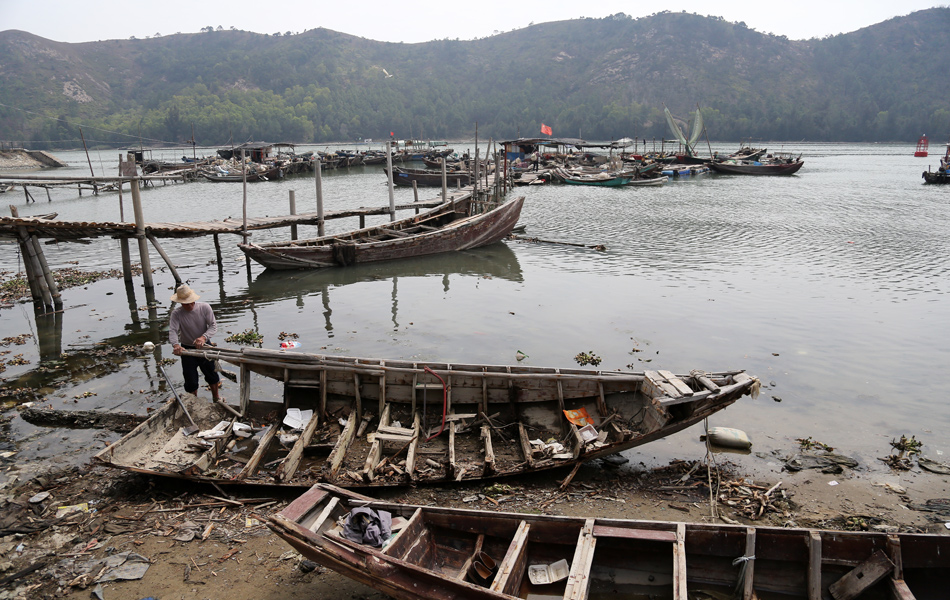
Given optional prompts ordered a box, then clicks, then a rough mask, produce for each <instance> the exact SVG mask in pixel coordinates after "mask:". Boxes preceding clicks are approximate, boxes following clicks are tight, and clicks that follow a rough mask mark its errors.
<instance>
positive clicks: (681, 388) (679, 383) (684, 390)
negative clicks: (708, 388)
mask: <svg viewBox="0 0 950 600" xmlns="http://www.w3.org/2000/svg"><path fill="white" fill-rule="evenodd" d="M657 373H659V374H660V375H661V376H663V377H664V378H666V381H667V383H669V384H670V385H672V386H673V387H675V388H676V391H677V392H679V393H680V394H681V395H683V396H692V395H693V388H691V387H689V386H688V385H687V384H686V382H685V381H683V380H682V379H680V378H679V377H677V376H676V375H674V374H673V373H672V372H671V371H657Z"/></svg>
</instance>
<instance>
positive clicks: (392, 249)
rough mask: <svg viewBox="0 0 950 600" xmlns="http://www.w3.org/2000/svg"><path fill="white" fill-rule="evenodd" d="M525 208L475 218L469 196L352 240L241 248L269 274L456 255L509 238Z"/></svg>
mask: <svg viewBox="0 0 950 600" xmlns="http://www.w3.org/2000/svg"><path fill="white" fill-rule="evenodd" d="M523 205H524V197H523V196H522V197H519V198H514V199H511V200H508V201H506V202H504V203H502V204H500V205H498V206H496V207H495V208H492V209H491V210H488V211H486V212H482V213H478V214H474V215H470V214H469V212H470V195H464V196H463V197H462V199H461V200H449V201H448V202H446V203H444V204H441V205H439V206H438V207H436V208H434V209H432V210H430V211H428V212H425V213H421V214H418V215H415V216H413V217H409V218H407V219H402V220H401V221H395V222H393V223H388V224H386V225H381V226H378V227H369V228H365V229H360V230H357V231H353V232H350V233H348V234H343V235H330V236H324V237H322V238H315V239H311V240H296V241H290V242H280V243H272V244H260V245H258V244H238V247H239V248H240V249H241V250H242V251H243V252H244V254H246V255H247V256H248V257H250V258H252V259H254V260H255V261H257V262H258V263H260V264H262V265H264V266H265V267H267V268H269V269H321V268H327V267H341V266H346V265H352V264H357V263H368V262H376V261H381V260H395V259H400V258H412V257H417V256H426V255H429V254H438V253H440V252H455V251H458V250H468V249H470V248H478V247H481V246H487V245H488V244H494V243H495V242H498V241H501V240H503V239H505V238H506V237H508V235H509V234H510V233H511V230H512V228H514V226H515V225H516V224H517V222H518V218H519V217H520V216H521V208H522V206H523Z"/></svg>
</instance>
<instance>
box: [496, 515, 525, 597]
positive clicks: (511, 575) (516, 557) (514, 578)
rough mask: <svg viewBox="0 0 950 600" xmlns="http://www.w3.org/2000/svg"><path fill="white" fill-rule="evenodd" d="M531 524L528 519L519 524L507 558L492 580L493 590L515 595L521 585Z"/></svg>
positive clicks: (506, 555)
mask: <svg viewBox="0 0 950 600" xmlns="http://www.w3.org/2000/svg"><path fill="white" fill-rule="evenodd" d="M529 529H530V526H529V525H528V522H527V521H521V522H520V523H519V524H518V530H517V531H516V532H515V536H514V538H513V539H512V540H511V544H510V545H509V546H508V551H507V552H506V553H505V558H504V559H502V561H501V564H499V565H498V574H497V575H495V580H494V581H492V584H491V588H490V589H491V590H492V591H493V592H501V593H502V594H509V595H513V594H514V593H515V591H516V590H517V589H518V587H519V586H520V585H521V578H522V577H523V576H524V571H525V569H526V568H527V565H526V562H527V552H526V551H527V548H528V530H529Z"/></svg>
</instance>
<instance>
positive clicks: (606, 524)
mask: <svg viewBox="0 0 950 600" xmlns="http://www.w3.org/2000/svg"><path fill="white" fill-rule="evenodd" d="M357 507H365V508H369V509H371V510H373V511H377V514H378V512H379V511H386V512H388V513H389V514H390V516H391V519H392V525H391V529H392V536H391V537H389V539H387V540H385V542H384V543H383V545H382V546H381V547H372V546H371V545H369V544H367V543H363V542H362V541H360V542H356V541H352V537H353V536H352V535H350V536H347V537H344V535H343V527H342V525H343V523H344V522H345V521H346V519H347V518H348V516H349V514H350V511H351V510H352V509H353V508H357ZM267 526H268V527H270V528H271V529H272V530H273V531H274V532H275V533H277V535H279V536H280V537H282V538H283V539H284V540H286V541H287V543H289V544H290V545H291V546H292V547H293V548H294V549H296V550H297V551H298V552H300V553H301V554H303V555H304V556H305V557H307V558H309V559H311V560H313V561H315V562H317V563H319V564H321V565H323V566H325V567H327V568H329V569H332V570H334V571H336V572H337V573H340V574H341V575H344V576H346V577H349V578H350V579H353V580H356V581H359V582H361V583H364V584H366V585H368V586H371V587H373V588H375V589H377V590H379V591H381V592H383V593H386V594H389V595H390V596H392V597H394V598H400V599H403V600H417V599H430V600H444V599H448V598H476V599H477V598H492V599H499V600H501V599H505V598H507V599H509V600H514V599H516V598H538V599H541V598H552V599H553V598H563V599H564V600H588V599H590V600H593V599H594V598H643V599H646V598H672V599H674V600H687V599H688V598H741V599H743V600H752V599H755V598H789V599H791V598H802V599H804V598H807V599H808V600H821V599H822V598H835V599H837V600H844V599H846V598H847V599H851V598H868V599H872V598H897V599H900V600H913V599H914V598H918V599H920V600H923V599H924V598H944V597H946V596H945V592H946V582H947V581H950V536H940V535H928V534H892V535H888V534H885V533H867V532H848V531H826V530H815V529H787V528H774V527H744V526H740V525H713V524H699V523H672V522H663V521H640V520H622V519H598V518H583V517H560V516H547V515H533V514H520V513H505V512H492V511H484V510H467V509H456V508H440V507H434V506H412V505H405V504H395V503H388V502H377V501H374V500H373V499H372V498H370V497H367V496H363V495H360V494H356V493H353V492H351V491H348V490H343V489H340V488H335V487H333V486H329V485H323V484H321V485H315V486H314V487H313V488H311V489H310V490H309V491H307V492H306V493H305V494H304V495H302V496H301V497H300V498H298V499H297V500H295V501H294V502H293V503H291V504H290V505H289V506H288V507H287V508H285V509H284V510H283V511H281V512H280V513H278V514H276V515H273V516H271V517H269V518H268V522H267Z"/></svg>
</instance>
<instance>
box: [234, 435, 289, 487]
mask: <svg viewBox="0 0 950 600" xmlns="http://www.w3.org/2000/svg"><path fill="white" fill-rule="evenodd" d="M268 427H269V428H268V430H267V432H266V433H265V434H264V435H262V436H261V441H260V442H258V443H257V449H256V450H254V454H253V455H252V456H251V460H249V461H247V464H245V465H244V468H243V469H241V473H240V474H238V477H237V478H238V479H246V478H247V477H249V476H251V475H254V474H255V473H257V468H258V465H260V463H261V459H262V458H263V457H264V455H265V454H267V449H268V448H270V445H271V443H272V442H273V441H274V437H275V436H276V435H277V430H278V429H279V428H278V426H277V424H276V423H274V424H271V425H269V426H268Z"/></svg>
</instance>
